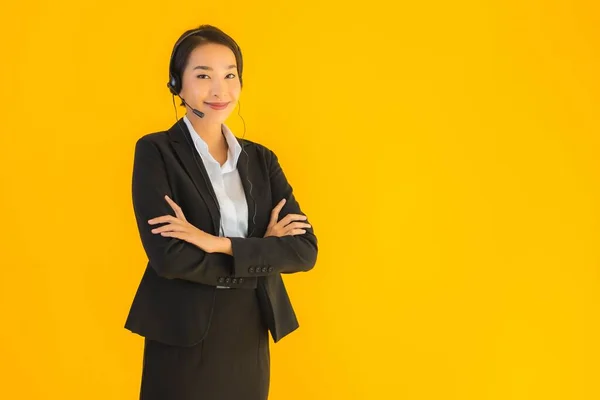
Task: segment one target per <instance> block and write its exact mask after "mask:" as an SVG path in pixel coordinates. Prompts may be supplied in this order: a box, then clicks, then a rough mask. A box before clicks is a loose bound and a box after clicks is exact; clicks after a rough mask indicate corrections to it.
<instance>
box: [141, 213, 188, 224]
mask: <svg viewBox="0 0 600 400" xmlns="http://www.w3.org/2000/svg"><path fill="white" fill-rule="evenodd" d="M180 221H181V220H180V219H179V218H176V217H174V216H172V215H163V216H162V217H156V218H152V219H151V220H148V223H149V224H151V225H154V224H160V223H162V222H172V223H177V222H180Z"/></svg>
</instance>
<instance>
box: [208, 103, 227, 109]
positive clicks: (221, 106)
mask: <svg viewBox="0 0 600 400" xmlns="http://www.w3.org/2000/svg"><path fill="white" fill-rule="evenodd" d="M229 103H230V102H226V103H207V102H204V104H206V105H207V106H209V107H210V108H212V109H213V110H224V109H226V108H227V106H228V105H229Z"/></svg>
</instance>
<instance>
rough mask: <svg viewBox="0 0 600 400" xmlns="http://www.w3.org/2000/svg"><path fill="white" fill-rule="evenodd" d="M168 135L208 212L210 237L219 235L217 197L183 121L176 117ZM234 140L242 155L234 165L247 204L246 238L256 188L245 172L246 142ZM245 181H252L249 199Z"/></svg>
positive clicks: (252, 213)
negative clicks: (210, 224) (212, 233)
mask: <svg viewBox="0 0 600 400" xmlns="http://www.w3.org/2000/svg"><path fill="white" fill-rule="evenodd" d="M168 134H169V138H170V140H171V143H172V145H173V148H174V149H175V152H176V153H177V156H178V157H179V159H180V160H181V163H182V164H183V167H184V169H185V170H186V171H187V173H188V174H189V175H190V178H191V179H192V182H194V186H196V189H197V190H198V193H200V196H201V197H202V199H203V200H204V202H205V203H206V205H207V206H208V209H209V210H210V216H211V219H212V223H213V227H214V232H215V233H214V234H215V235H219V232H220V220H221V213H220V211H219V204H218V203H215V199H217V195H216V193H215V191H214V189H213V187H212V183H211V181H210V177H209V176H208V172H207V171H206V167H205V166H204V163H203V162H202V160H201V159H200V156H199V155H198V154H197V152H196V149H195V148H194V144H193V141H192V138H191V134H190V131H189V130H188V128H187V125H186V124H185V122H183V118H180V119H179V120H178V121H177V122H176V123H175V124H173V126H172V127H171V128H170V129H169V130H168ZM236 140H237V141H238V143H239V144H240V146H242V152H241V154H240V156H239V158H238V162H237V170H238V173H239V174H240V180H241V181H242V186H243V188H244V195H245V196H246V202H247V204H248V236H251V235H252V234H253V232H254V226H255V225H254V222H253V216H254V212H255V210H256V202H255V201H254V199H253V198H252V197H253V196H256V189H257V185H256V183H255V182H254V181H253V179H252V176H249V175H250V173H249V171H248V167H247V164H251V163H252V160H249V159H248V157H249V155H248V154H247V152H246V149H245V148H244V147H245V146H246V145H247V143H246V141H245V140H241V139H238V138H237V137H236ZM194 157H196V161H197V162H196V161H194ZM248 179H250V181H252V182H253V184H252V196H250V183H249V182H248Z"/></svg>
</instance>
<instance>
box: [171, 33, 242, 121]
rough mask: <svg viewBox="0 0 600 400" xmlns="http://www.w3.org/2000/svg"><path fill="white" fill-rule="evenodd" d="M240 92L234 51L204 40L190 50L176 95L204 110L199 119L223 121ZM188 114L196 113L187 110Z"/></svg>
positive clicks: (190, 115)
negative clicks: (179, 90) (179, 88)
mask: <svg viewBox="0 0 600 400" xmlns="http://www.w3.org/2000/svg"><path fill="white" fill-rule="evenodd" d="M240 92H241V85H240V79H239V77H238V73H237V68H236V61H235V55H234V54H233V51H231V49H230V48H229V47H227V46H223V45H221V44H215V43H207V44H203V45H200V46H198V47H196V48H195V49H194V50H193V51H192V53H191V54H190V56H189V59H188V63H187V65H186V67H185V70H184V71H183V76H182V86H181V92H180V93H179V95H180V96H181V97H182V98H183V99H184V100H185V101H186V102H187V103H188V104H189V105H191V106H192V107H194V108H196V109H198V110H200V111H202V112H203V113H204V118H202V120H205V121H207V122H208V121H210V122H215V123H222V122H224V121H225V120H226V119H227V117H228V116H229V114H230V113H231V111H233V109H234V108H235V106H236V103H237V100H238V98H239V96H240ZM188 117H196V115H194V114H193V113H192V112H191V110H188ZM196 118H197V117H196Z"/></svg>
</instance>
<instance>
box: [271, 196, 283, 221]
mask: <svg viewBox="0 0 600 400" xmlns="http://www.w3.org/2000/svg"><path fill="white" fill-rule="evenodd" d="M284 204H285V199H282V200H281V201H280V202H279V203H277V205H276V206H275V207H273V210H272V211H271V220H270V221H269V225H274V224H276V223H277V219H278V218H279V212H280V211H281V209H282V208H283V205H284Z"/></svg>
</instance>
